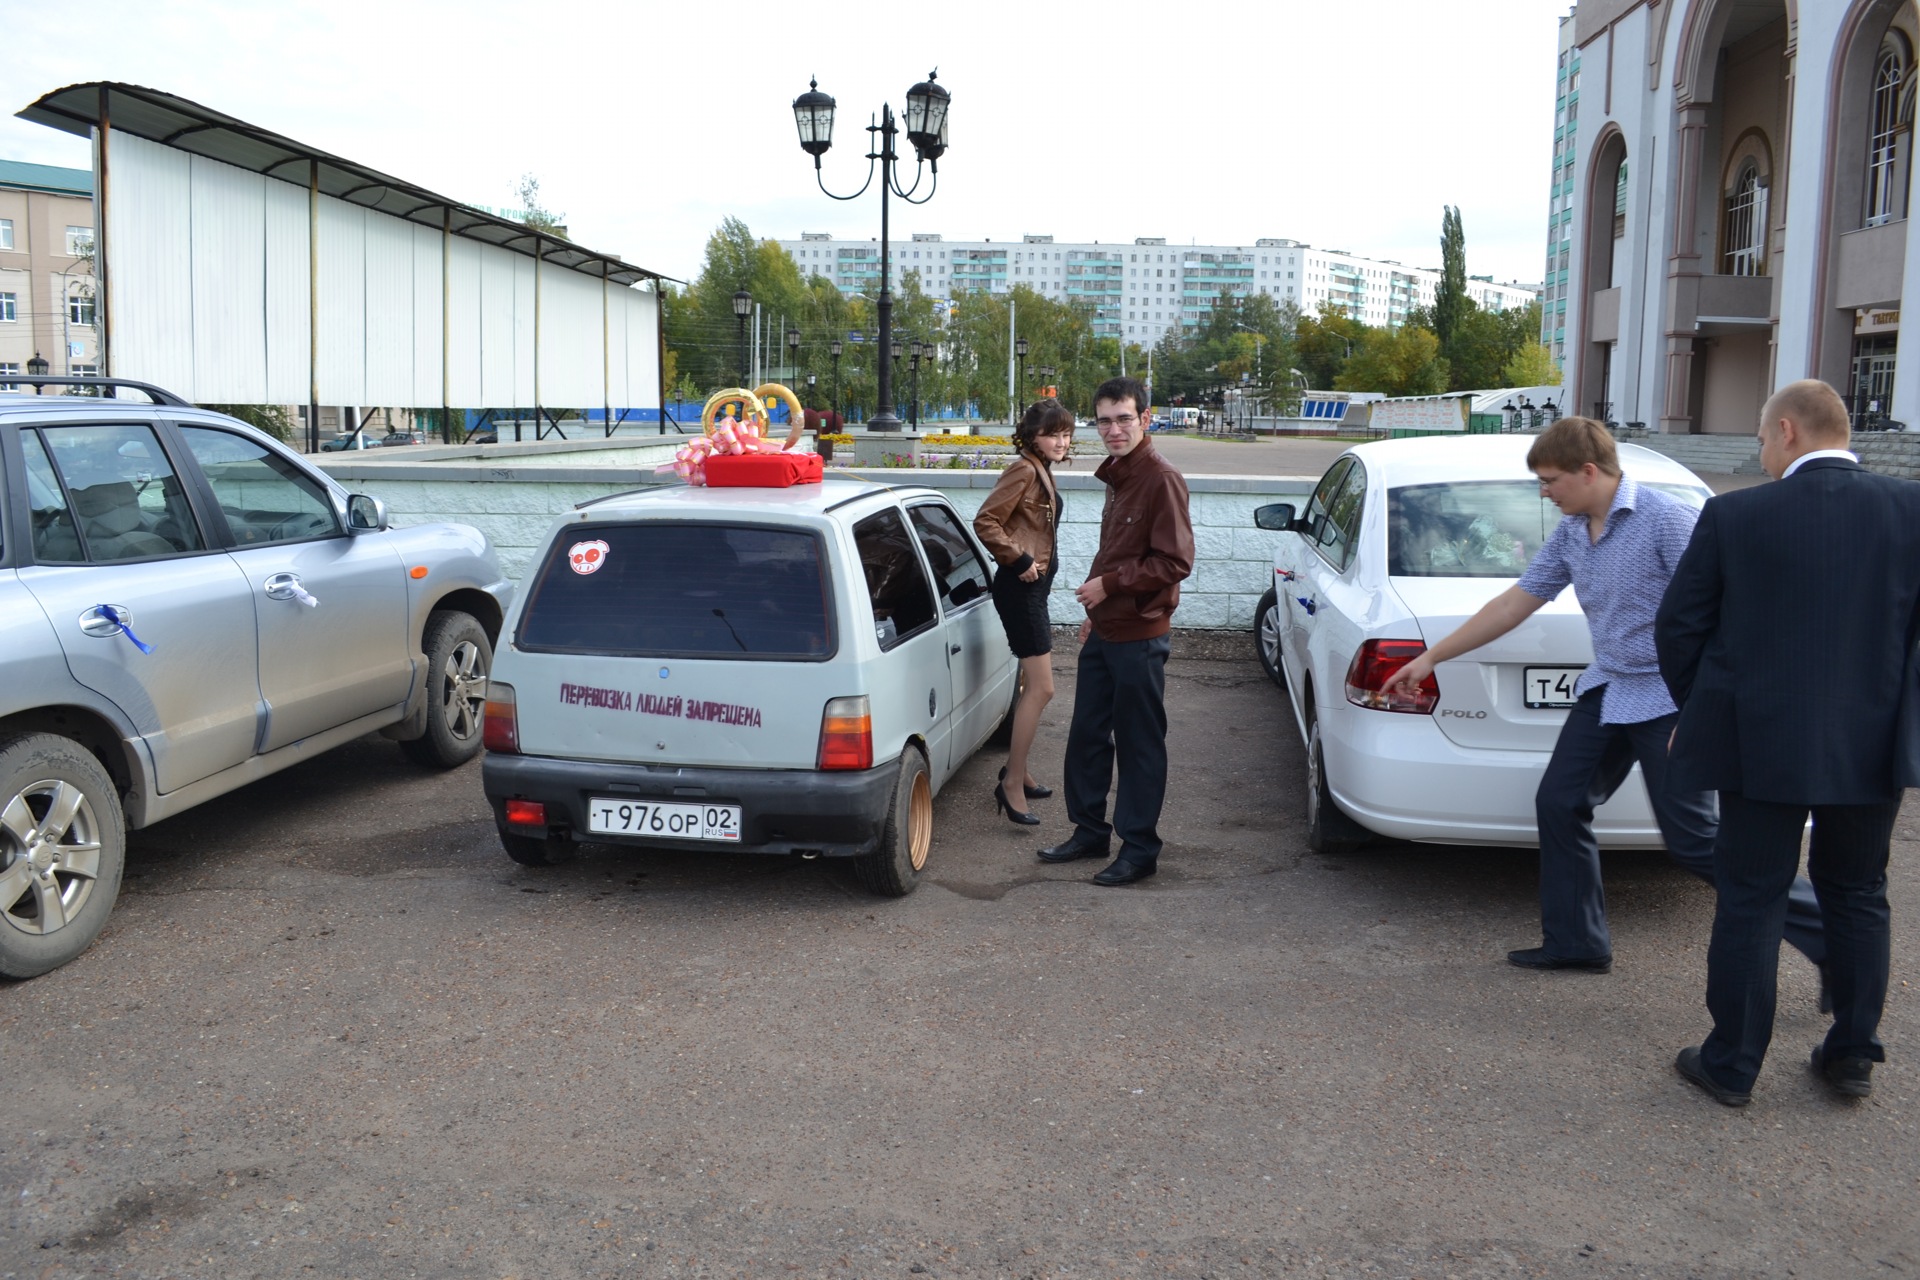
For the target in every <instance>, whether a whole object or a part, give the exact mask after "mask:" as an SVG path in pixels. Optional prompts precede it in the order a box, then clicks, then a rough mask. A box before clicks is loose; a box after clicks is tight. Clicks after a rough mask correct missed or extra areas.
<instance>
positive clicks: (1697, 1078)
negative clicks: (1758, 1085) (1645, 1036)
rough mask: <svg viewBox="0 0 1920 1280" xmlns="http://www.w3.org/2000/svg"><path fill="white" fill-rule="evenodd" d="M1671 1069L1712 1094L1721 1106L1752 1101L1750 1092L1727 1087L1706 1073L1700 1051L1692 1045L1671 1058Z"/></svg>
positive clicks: (1741, 1105)
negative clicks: (1717, 1082)
mask: <svg viewBox="0 0 1920 1280" xmlns="http://www.w3.org/2000/svg"><path fill="white" fill-rule="evenodd" d="M1673 1069H1674V1070H1675V1071H1678V1072H1679V1073H1680V1075H1681V1076H1682V1078H1684V1079H1685V1080H1686V1082H1687V1083H1688V1084H1692V1085H1698V1086H1699V1087H1700V1088H1702V1089H1705V1090H1706V1091H1707V1092H1708V1093H1709V1094H1711V1095H1713V1100H1714V1101H1715V1102H1718V1103H1720V1104H1721V1105H1722V1106H1727V1107H1744V1106H1746V1105H1747V1104H1748V1103H1749V1102H1752V1101H1753V1095H1752V1094H1750V1093H1742V1092H1741V1091H1740V1090H1738V1089H1729V1088H1727V1087H1726V1086H1725V1085H1721V1084H1716V1083H1715V1082H1714V1079H1713V1077H1712V1076H1710V1075H1708V1074H1707V1068H1706V1066H1705V1064H1703V1063H1702V1062H1701V1061H1700V1051H1699V1050H1698V1049H1696V1048H1693V1047H1692V1046H1689V1047H1687V1048H1685V1049H1682V1050H1681V1051H1680V1056H1679V1057H1677V1058H1675V1059H1674V1060H1673Z"/></svg>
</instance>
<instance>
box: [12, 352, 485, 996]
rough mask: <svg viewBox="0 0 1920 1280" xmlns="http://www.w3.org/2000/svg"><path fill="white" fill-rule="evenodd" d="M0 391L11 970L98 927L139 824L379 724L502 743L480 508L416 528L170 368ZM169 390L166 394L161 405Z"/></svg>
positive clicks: (61, 959) (55, 959)
mask: <svg viewBox="0 0 1920 1280" xmlns="http://www.w3.org/2000/svg"><path fill="white" fill-rule="evenodd" d="M74 381H75V382H76V384H77V385H81V386H84V387H87V388H89V389H92V390H94V391H96V392H97V391H98V389H101V388H105V387H111V388H112V389H113V390H114V393H115V394H114V398H96V397H95V396H92V395H89V396H70V395H50V396H32V395H5V394H0V975H4V976H6V977H12V978H23V977H31V976H33V975H35V974H39V973H44V972H46V971H47V970H49V969H52V968H54V967H55V966H57V965H60V964H64V963H65V962H66V961H68V960H70V959H72V958H73V957H74V956H76V955H78V954H79V953H80V952H81V951H82V950H84V949H85V948H86V946H87V945H88V944H89V943H90V942H92V940H93V939H94V937H95V935H97V934H98V933H99V931H100V928H101V926H102V925H103V924H104V923H105V922H106V918H107V913H108V912H109V911H110V910H111V909H112V906H113V901H114V898H115V896H116V894H117V892H118V890H119V885H120V873H121V863H122V858H123V855H124V852H125V847H126V838H125V833H126V831H127V830H128V829H130V828H138V827H144V826H147V825H148V824H150V823H153V822H158V821H159V820H160V819H162V818H166V817H170V816H171V815H173V814H176V813H179V812H181V811H182V810H184V809H188V808H191V807H192V806H193V805H196V804H199V803H200V802H201V801H203V800H209V799H211V798H213V797H214V796H217V795H220V794H222V793H224V792H227V791H231V790H233V789H234V788H235V787H239V786H242V785H244V784H246V783H248V782H252V781H254V780H255V779H258V778H262V777H265V776H266V775H268V774H270V773H273V772H275V771H276V770H279V769H284V768H286V767H287V766H288V765H292V764H298V763H299V762H301V761H303V760H310V759H312V758H313V757H314V756H315V755H316V754H318V753H319V752H322V751H325V750H328V749H329V748H331V747H334V746H338V745H339V744H341V743H344V742H347V741H350V740H351V739H354V738H358V737H360V736H362V735H364V734H367V733H371V732H373V731H374V730H376V729H377V730H380V731H381V732H382V733H384V734H386V735H387V736H388V737H391V738H394V739H397V740H398V741H399V743H400V746H401V749H402V750H404V751H405V752H406V753H407V754H408V755H410V756H412V757H414V758H415V759H417V760H419V761H422V762H423V763H426V764H429V765H433V766H436V767H442V768H445V767H451V766H454V765H457V764H460V763H462V762H463V761H466V760H468V759H471V758H472V757H473V756H474V755H476V754H477V753H478V752H479V749H480V717H481V710H482V707H483V705H484V701H485V695H486V681H487V673H488V671H489V670H490V669H491V665H492V655H493V641H494V637H496V636H497V635H498V634H499V630H500V621H501V617H502V614H503V613H504V611H505V607H506V604H507V601H508V600H509V598H510V587H509V584H508V583H507V582H506V580H505V578H504V577H503V576H502V574H501V572H500V565H499V562H498V561H497V560H496V558H495V556H494V552H493V548H492V547H491V546H490V545H489V544H488V542H487V540H486V538H485V537H484V536H482V535H481V534H480V533H479V531H478V530H475V529H472V528H469V527H468V526H466V525H456V524H429V525H417V526H414V527H412V528H407V529H391V528H389V527H388V524H387V514H386V509H385V507H384V506H383V505H382V504H381V503H380V502H379V501H378V500H377V499H374V498H370V497H367V496H365V495H363V494H350V493H348V492H347V491H346V490H345V489H343V488H341V487H340V486H339V485H338V484H336V483H335V482H334V481H332V480H331V479H329V478H328V477H327V476H326V475H324V474H322V473H321V472H319V471H317V470H315V469H314V468H313V467H312V466H310V465H309V464H308V463H307V462H306V461H305V460H304V459H302V458H301V457H300V456H299V455H298V454H295V453H293V452H292V451H291V450H289V449H287V448H286V447H285V446H283V445H281V444H280V443H278V442H277V441H275V440H273V439H271V438H270V437H268V436H266V435H264V434H262V433H261V432H259V431H256V430H254V429H253V428H252V427H249V426H246V425H244V424H243V423H240V422H236V421H235V420H233V419H232V418H228V417H225V416H223V415H221V414H217V413H211V412H208V411H206V410H203V409H196V408H193V407H192V406H190V405H188V404H186V403H184V402H183V401H181V400H179V399H177V398H175V397H173V396H171V395H168V394H167V393H166V392H164V391H160V390H158V389H155V388H149V387H143V386H142V385H141V384H138V383H130V382H125V381H115V380H107V379H98V378H95V379H85V380H80V379H76V380H74ZM136 393H145V394H146V395H147V396H148V397H149V398H150V399H151V401H152V402H151V403H140V402H139V399H138V398H137V396H136Z"/></svg>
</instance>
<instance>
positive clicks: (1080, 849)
mask: <svg viewBox="0 0 1920 1280" xmlns="http://www.w3.org/2000/svg"><path fill="white" fill-rule="evenodd" d="M1107 852H1108V850H1107V846H1105V845H1104V844H1094V843H1093V842H1092V841H1090V840H1078V839H1075V840H1066V841H1063V842H1062V843H1060V844H1056V845H1054V846H1053V847H1052V848H1048V849H1042V850H1041V851H1040V861H1042V862H1073V861H1076V860H1077V859H1080V858H1104V857H1106V856H1107Z"/></svg>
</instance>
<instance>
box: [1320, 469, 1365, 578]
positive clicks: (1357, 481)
mask: <svg viewBox="0 0 1920 1280" xmlns="http://www.w3.org/2000/svg"><path fill="white" fill-rule="evenodd" d="M1366 496H1367V469H1366V468H1365V467H1363V466H1361V465H1360V464H1359V463H1358V462H1355V463H1354V464H1353V466H1351V467H1349V468H1348V469H1347V476H1346V479H1345V480H1343V481H1341V483H1340V491H1339V492H1338V493H1336V494H1334V495H1333V500H1332V501H1331V502H1330V503H1328V505H1327V536H1326V539H1325V540H1323V541H1322V542H1321V544H1320V545H1321V554H1323V555H1325V556H1326V557H1327V560H1328V561H1329V562H1330V563H1331V564H1332V565H1333V567H1334V568H1336V569H1345V568H1346V567H1347V566H1348V565H1349V564H1351V563H1352V562H1353V550H1354V547H1355V546H1356V545H1358V543H1359V540H1360V511H1361V508H1362V507H1363V506H1364V505H1365V502H1366Z"/></svg>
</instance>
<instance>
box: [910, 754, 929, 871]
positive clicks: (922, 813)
mask: <svg viewBox="0 0 1920 1280" xmlns="http://www.w3.org/2000/svg"><path fill="white" fill-rule="evenodd" d="M932 849H933V785H932V784H931V783H929V782H928V781H927V775H926V774H925V773H917V774H915V775H914V777H913V795H912V797H911V798H910V799H909V800H908V802H907V861H909V862H911V863H912V864H913V869H914V870H915V871H924V870H926V867H927V854H928V853H929V852H931V851H932Z"/></svg>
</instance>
